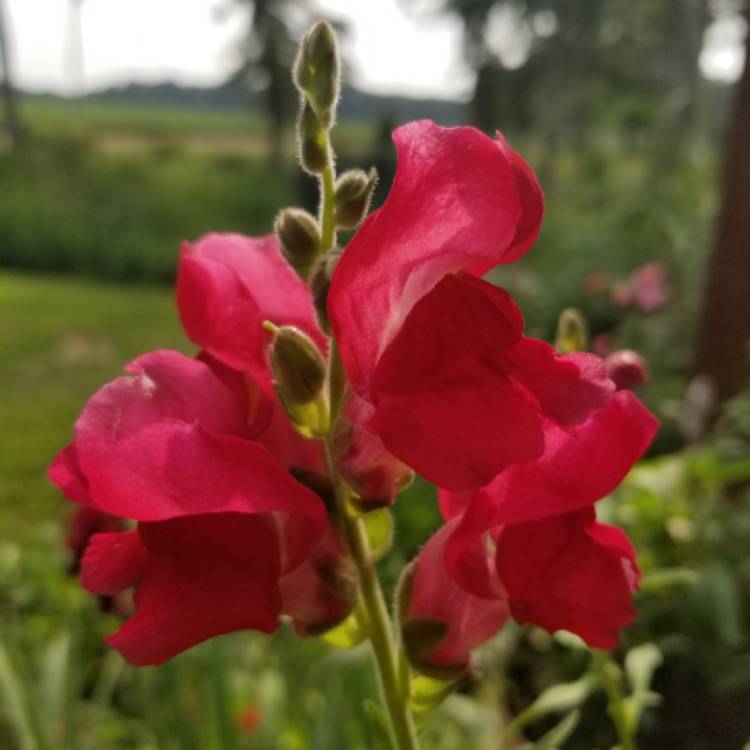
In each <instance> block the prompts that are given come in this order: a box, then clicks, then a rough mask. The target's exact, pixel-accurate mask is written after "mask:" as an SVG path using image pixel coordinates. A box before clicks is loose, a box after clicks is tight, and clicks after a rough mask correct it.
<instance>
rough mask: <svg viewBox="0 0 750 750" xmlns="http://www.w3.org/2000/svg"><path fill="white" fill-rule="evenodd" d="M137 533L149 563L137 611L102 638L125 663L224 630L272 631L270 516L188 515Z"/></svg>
mask: <svg viewBox="0 0 750 750" xmlns="http://www.w3.org/2000/svg"><path fill="white" fill-rule="evenodd" d="M138 533H139V535H140V539H141V543H142V549H143V550H144V551H145V554H146V563H145V565H144V567H143V570H142V573H141V576H140V579H139V581H138V582H137V585H136V593H135V597H134V601H135V605H136V613H135V615H133V617H131V618H130V619H129V620H128V621H127V622H126V623H125V624H124V625H123V626H122V627H121V628H120V629H119V630H118V631H117V632H116V633H115V634H114V635H111V636H109V637H108V638H107V642H108V643H109V644H110V645H112V646H114V647H115V648H116V649H117V650H118V651H120V653H121V654H122V655H123V656H124V657H125V658H126V659H127V660H128V661H129V662H131V663H132V664H136V665H139V666H143V665H147V664H162V663H163V662H165V661H167V660H168V659H171V658H172V657H173V656H176V655H177V654H178V653H180V652H181V651H184V650H186V649H188V648H190V647H191V646H194V645H196V644H197V643H200V642H201V641H204V640H206V639H208V638H211V637H213V636H216V635H221V634H222V633H229V632H232V631H235V630H242V629H246V628H254V629H257V630H261V631H263V632H266V633H270V632H272V631H273V630H275V629H276V627H277V626H278V616H279V611H280V607H281V597H280V594H279V590H278V579H279V574H280V553H279V540H278V533H277V530H276V526H275V524H274V523H273V522H272V521H271V520H270V519H269V518H265V517H263V516H246V515H239V514H220V515H212V516H193V517H190V518H178V519H173V520H171V521H164V522H161V523H151V524H148V523H144V524H141V525H140V527H139V531H138ZM133 554H136V553H133ZM98 564H99V565H101V564H102V562H101V560H99V561H98ZM90 575H93V573H90Z"/></svg>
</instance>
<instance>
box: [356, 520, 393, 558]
mask: <svg viewBox="0 0 750 750" xmlns="http://www.w3.org/2000/svg"><path fill="white" fill-rule="evenodd" d="M362 521H363V523H364V525H365V532H366V533H367V541H368V542H369V543H370V556H371V558H372V560H373V562H377V561H378V560H380V559H381V558H383V557H384V556H385V555H386V554H387V553H388V550H389V549H390V548H391V544H392V542H393V516H392V514H391V511H390V509H389V508H378V510H373V511H370V512H369V513H365V514H364V515H363V516H362Z"/></svg>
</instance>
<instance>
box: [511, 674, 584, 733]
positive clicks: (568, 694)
mask: <svg viewBox="0 0 750 750" xmlns="http://www.w3.org/2000/svg"><path fill="white" fill-rule="evenodd" d="M598 684H599V678H598V677H597V676H596V675H595V674H593V673H591V672H589V673H586V674H585V675H583V677H581V678H579V679H578V680H575V681H574V682H565V683H563V684H561V685H553V686H552V687H550V688H547V690H545V691H544V692H543V693H542V694H541V695H540V696H539V697H538V698H537V699H536V700H535V701H534V702H533V703H532V704H531V705H530V706H529V707H528V708H526V709H525V710H524V711H521V713H520V714H518V716H516V717H515V718H514V719H513V721H511V722H510V724H508V727H507V729H506V732H507V734H508V735H509V736H510V735H514V734H517V733H519V732H520V731H521V729H522V728H523V727H525V726H527V725H528V724H531V723H532V722H534V721H536V720H537V719H541V718H542V717H543V716H546V715H547V714H552V713H564V712H566V711H570V710H572V709H576V708H579V707H580V706H582V705H583V704H584V703H585V701H586V700H587V698H588V697H589V695H591V693H592V692H593V690H594V689H595V688H596V687H597V685H598Z"/></svg>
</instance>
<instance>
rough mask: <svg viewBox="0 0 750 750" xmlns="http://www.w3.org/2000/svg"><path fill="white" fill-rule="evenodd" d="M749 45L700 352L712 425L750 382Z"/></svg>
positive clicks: (732, 132)
mask: <svg viewBox="0 0 750 750" xmlns="http://www.w3.org/2000/svg"><path fill="white" fill-rule="evenodd" d="M745 46H746V55H745V68H744V71H743V74H742V79H741V80H740V84H739V87H738V90H737V99H736V102H735V109H734V114H733V118H732V121H731V125H730V130H729V133H728V140H727V150H726V154H725V159H726V161H725V163H724V174H723V180H722V203H721V208H720V211H719V217H718V224H717V227H716V237H715V244H714V249H713V253H712V255H711V259H710V261H709V264H708V269H707V276H706V287H705V296H704V305H703V318H702V320H701V324H700V331H699V338H698V348H697V356H696V368H695V369H696V373H697V374H699V375H703V376H706V377H707V381H706V382H707V383H708V384H709V385H710V388H711V392H712V402H713V403H712V408H711V409H710V410H709V413H708V414H707V417H708V421H709V423H710V421H711V420H712V419H713V418H715V417H716V416H717V415H718V413H719V411H720V408H721V405H722V404H723V403H724V402H725V401H726V400H727V399H729V398H731V397H732V396H734V395H735V394H736V393H738V392H739V391H740V390H742V389H743V388H744V387H745V386H746V385H747V384H748V381H750V33H748V36H747V39H746V45H745Z"/></svg>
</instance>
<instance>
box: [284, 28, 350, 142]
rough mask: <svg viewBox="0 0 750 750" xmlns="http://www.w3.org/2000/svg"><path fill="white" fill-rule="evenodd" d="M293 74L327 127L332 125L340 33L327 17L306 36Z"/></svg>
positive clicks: (338, 81)
mask: <svg viewBox="0 0 750 750" xmlns="http://www.w3.org/2000/svg"><path fill="white" fill-rule="evenodd" d="M293 75H294V82H295V83H296V84H297V87H298V88H299V89H300V91H302V92H303V93H304V94H305V96H306V98H307V99H308V100H309V101H310V104H311V105H312V108H313V109H314V110H315V112H316V114H317V115H318V118H319V120H320V122H321V123H322V125H323V127H325V128H326V129H328V128H330V127H331V125H332V123H333V119H334V113H335V106H336V100H337V99H338V96H339V83H340V79H341V73H340V69H339V56H338V50H337V45H336V35H335V34H334V32H333V29H332V28H331V27H330V26H329V25H328V24H327V23H326V22H325V21H319V22H318V23H316V24H315V25H314V26H313V27H312V28H311V29H310V31H308V32H307V34H306V35H305V37H304V38H303V40H302V43H301V44H300V46H299V50H298V52H297V59H296V61H295V64H294V71H293Z"/></svg>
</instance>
